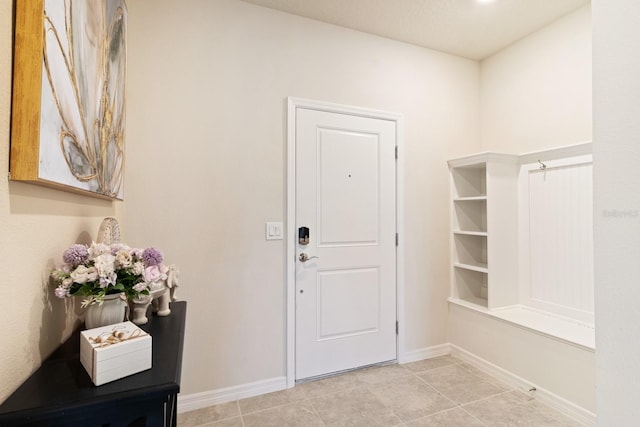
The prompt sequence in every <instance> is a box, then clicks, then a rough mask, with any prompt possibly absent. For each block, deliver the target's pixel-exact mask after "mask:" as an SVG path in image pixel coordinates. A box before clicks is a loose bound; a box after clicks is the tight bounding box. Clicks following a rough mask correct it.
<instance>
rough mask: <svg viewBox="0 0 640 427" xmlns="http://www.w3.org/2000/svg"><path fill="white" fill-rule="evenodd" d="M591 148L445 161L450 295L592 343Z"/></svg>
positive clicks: (498, 315)
mask: <svg viewBox="0 0 640 427" xmlns="http://www.w3.org/2000/svg"><path fill="white" fill-rule="evenodd" d="M590 153H591V146H590V144H588V143H585V144H578V145H575V146H567V147H560V148H557V149H552V150H547V151H543V152H536V153H528V154H523V155H521V156H514V155H507V154H498V153H481V154H476V155H473V156H468V157H463V158H458V159H454V160H450V161H449V162H448V163H449V170H450V176H451V296H450V298H449V301H450V302H452V303H454V304H456V305H458V306H462V307H465V308H467V309H471V310H475V311H478V312H481V313H483V314H485V315H488V316H490V317H493V318H495V319H500V320H502V321H507V322H510V323H514V324H517V325H519V326H521V327H525V328H528V329H531V330H534V331H536V332H539V333H542V334H546V335H550V336H553V337H556V338H559V339H562V340H565V341H567V342H570V343H573V344H577V345H580V346H582V347H586V348H591V349H593V348H594V339H593V336H594V334H593V330H594V329H593V308H592V307H593V304H592V301H593V297H592V293H593V291H592V281H593V277H592V276H593V272H592V265H591V263H590V261H591V254H592V246H591V244H592V243H591V242H592V234H591V232H592V227H591V224H592V223H591V215H592V213H591V210H590V207H591V205H592V200H591V193H592V192H591V167H592V166H591V162H592V159H591V154H590Z"/></svg>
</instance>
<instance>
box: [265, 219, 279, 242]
mask: <svg viewBox="0 0 640 427" xmlns="http://www.w3.org/2000/svg"><path fill="white" fill-rule="evenodd" d="M265 238H266V239H267V240H282V239H283V232H282V222H267V223H266V224H265Z"/></svg>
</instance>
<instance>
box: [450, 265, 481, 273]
mask: <svg viewBox="0 0 640 427" xmlns="http://www.w3.org/2000/svg"><path fill="white" fill-rule="evenodd" d="M453 266H454V267H456V268H463V269H465V270H471V271H477V272H478V273H489V269H488V268H487V264H482V265H472V264H462V263H459V262H456V263H455V264H453Z"/></svg>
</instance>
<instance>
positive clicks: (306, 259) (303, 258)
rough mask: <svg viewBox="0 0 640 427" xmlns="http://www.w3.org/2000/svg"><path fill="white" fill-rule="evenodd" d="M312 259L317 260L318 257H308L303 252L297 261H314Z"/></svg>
mask: <svg viewBox="0 0 640 427" xmlns="http://www.w3.org/2000/svg"><path fill="white" fill-rule="evenodd" d="M314 258H316V259H317V258H318V257H317V256H315V255H314V256H309V255H307V254H305V253H304V252H300V256H299V257H298V259H299V260H300V261H301V262H307V261H309V260H310V259H314Z"/></svg>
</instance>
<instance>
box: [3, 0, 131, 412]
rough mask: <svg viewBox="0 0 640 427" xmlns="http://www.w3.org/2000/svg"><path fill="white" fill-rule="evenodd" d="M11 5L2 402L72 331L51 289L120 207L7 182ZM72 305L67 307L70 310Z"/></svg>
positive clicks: (6, 62)
mask: <svg viewBox="0 0 640 427" xmlns="http://www.w3.org/2000/svg"><path fill="white" fill-rule="evenodd" d="M12 3H13V1H12V0H0V152H1V155H0V159H2V161H1V162H0V176H1V177H3V178H2V179H0V236H1V237H0V242H1V243H0V260H2V261H1V262H0V288H1V289H2V299H0V325H2V329H1V330H2V332H0V339H1V340H2V351H0V384H2V386H1V387H0V401H2V400H4V398H6V397H7V396H8V395H9V394H10V393H11V392H12V391H13V390H14V389H15V388H16V387H18V386H19V385H20V384H21V383H22V381H24V379H25V378H26V377H28V376H29V374H30V373H31V372H32V371H33V370H34V369H35V368H36V367H37V366H39V364H40V362H41V361H42V359H43V358H44V357H46V356H48V355H49V354H50V353H51V352H52V351H53V350H54V349H55V348H56V347H57V346H58V345H59V344H60V342H61V341H62V340H63V339H65V338H66V337H67V336H68V335H69V334H70V333H71V331H72V330H73V326H74V321H75V319H76V316H75V313H76V312H77V313H78V314H79V313H80V311H79V310H78V309H76V307H75V306H74V305H73V303H72V302H71V301H70V300H65V301H62V300H58V299H56V298H55V297H54V296H53V293H52V289H51V288H50V287H48V282H47V279H48V277H47V269H49V268H51V267H52V266H53V263H54V262H55V263H59V262H61V257H62V251H63V250H64V249H65V248H66V247H67V246H68V245H71V244H73V243H76V242H87V241H91V239H92V238H93V239H95V238H96V233H97V230H98V227H99V225H100V222H101V220H102V218H103V217H105V216H116V217H119V215H118V214H119V212H118V210H119V207H120V206H119V205H120V204H119V203H115V202H114V203H112V202H108V201H104V200H99V199H95V198H91V197H86V196H78V195H74V194H70V193H65V192H62V191H57V190H51V189H48V188H44V187H38V186H35V185H31V184H24V183H19V182H9V181H8V180H7V179H6V178H4V177H6V176H7V174H8V169H9V162H8V158H9V121H10V113H11V112H10V106H11V57H12V30H13V25H12V19H13V18H12ZM65 303H66V304H65Z"/></svg>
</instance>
